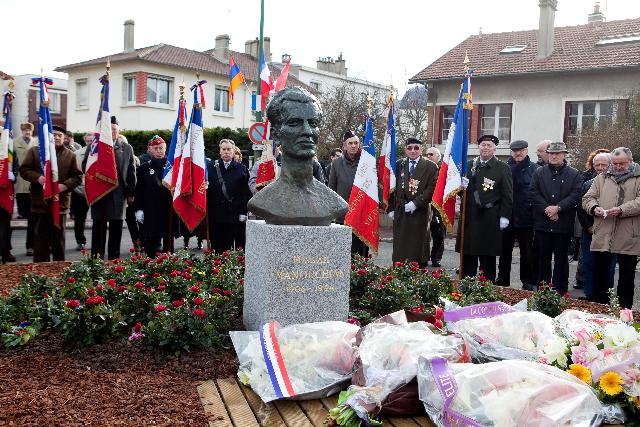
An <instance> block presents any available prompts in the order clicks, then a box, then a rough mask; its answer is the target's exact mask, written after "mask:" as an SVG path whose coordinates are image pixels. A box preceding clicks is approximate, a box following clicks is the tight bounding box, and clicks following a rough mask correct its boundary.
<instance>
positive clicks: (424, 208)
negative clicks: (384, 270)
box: [389, 138, 438, 267]
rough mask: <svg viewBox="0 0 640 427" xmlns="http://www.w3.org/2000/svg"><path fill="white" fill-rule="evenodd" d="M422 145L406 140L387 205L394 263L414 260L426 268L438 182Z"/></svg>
mask: <svg viewBox="0 0 640 427" xmlns="http://www.w3.org/2000/svg"><path fill="white" fill-rule="evenodd" d="M422 148H423V147H422V142H421V141H420V140H418V139H416V138H408V139H407V140H406V141H405V154H406V157H405V158H403V159H401V160H398V161H397V163H396V170H397V171H398V179H397V180H396V188H395V191H394V192H393V193H392V196H391V199H392V200H391V201H390V203H389V206H390V208H391V209H392V210H391V212H390V213H389V216H390V217H392V218H393V256H392V259H393V261H394V262H398V261H405V260H408V261H415V262H417V263H419V264H420V266H421V267H426V266H427V263H428V261H429V241H430V234H429V223H430V221H431V197H432V196H433V190H434V189H435V187H436V181H437V179H438V166H437V165H436V164H435V163H434V162H433V161H431V160H427V159H425V158H424V157H422Z"/></svg>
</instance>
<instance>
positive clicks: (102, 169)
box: [84, 74, 118, 205]
mask: <svg viewBox="0 0 640 427" xmlns="http://www.w3.org/2000/svg"><path fill="white" fill-rule="evenodd" d="M100 83H102V89H101V91H100V108H99V110H98V119H97V121H96V129H95V131H94V133H93V142H92V143H91V148H90V150H89V157H88V158H87V165H86V167H85V173H86V175H85V187H84V188H85V193H86V195H87V203H88V204H89V205H92V204H94V203H95V202H97V201H98V200H100V199H101V198H103V197H104V196H106V195H107V194H109V193H110V192H111V191H113V190H114V189H115V188H116V187H117V186H118V172H117V171H116V157H115V153H114V151H113V143H114V141H113V140H112V138H111V115H110V114H109V77H108V76H107V75H106V74H105V75H104V76H102V77H101V78H100Z"/></svg>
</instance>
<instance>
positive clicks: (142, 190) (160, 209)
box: [134, 135, 177, 258]
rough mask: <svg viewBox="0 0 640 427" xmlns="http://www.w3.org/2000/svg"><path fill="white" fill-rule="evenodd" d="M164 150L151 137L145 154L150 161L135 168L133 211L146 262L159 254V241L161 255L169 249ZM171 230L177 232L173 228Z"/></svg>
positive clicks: (168, 195)
mask: <svg viewBox="0 0 640 427" xmlns="http://www.w3.org/2000/svg"><path fill="white" fill-rule="evenodd" d="M166 149H167V144H166V143H165V142H164V139H162V138H161V137H160V136H158V135H155V136H154V137H153V138H151V140H150V141H149V144H148V150H147V152H148V153H149V154H150V157H151V159H150V160H149V161H148V162H144V163H143V164H142V165H141V166H140V168H138V182H137V184H136V196H135V202H134V209H135V214H136V220H137V221H138V222H139V223H140V224H142V226H141V227H140V228H141V235H142V238H143V239H142V241H143V242H144V250H145V252H146V253H147V256H149V258H153V257H155V256H156V253H157V252H160V249H161V247H160V240H162V244H163V245H162V251H163V252H167V251H169V248H170V242H169V240H170V238H168V231H169V214H170V212H171V209H173V203H172V198H171V191H169V189H168V188H166V187H165V186H164V185H162V172H163V170H164V166H165V164H166V162H167V158H166V156H165V152H166ZM176 218H177V217H176ZM173 230H177V224H176V226H175V227H173Z"/></svg>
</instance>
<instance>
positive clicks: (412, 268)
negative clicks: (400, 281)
mask: <svg viewBox="0 0 640 427" xmlns="http://www.w3.org/2000/svg"><path fill="white" fill-rule="evenodd" d="M418 270H419V268H418V267H413V266H412V267H411V271H418Z"/></svg>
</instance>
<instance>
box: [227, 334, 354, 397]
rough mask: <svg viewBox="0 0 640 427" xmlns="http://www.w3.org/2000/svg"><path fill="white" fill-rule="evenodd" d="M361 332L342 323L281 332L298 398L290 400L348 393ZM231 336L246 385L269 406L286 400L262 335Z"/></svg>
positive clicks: (279, 341) (285, 359)
mask: <svg viewBox="0 0 640 427" xmlns="http://www.w3.org/2000/svg"><path fill="white" fill-rule="evenodd" d="M359 329H360V328H359V327H358V326H356V325H353V324H350V323H346V322H337V321H330V322H316V323H305V324H298V325H290V326H286V327H276V328H275V337H276V340H277V344H278V346H279V349H280V352H281V354H282V361H283V365H284V367H285V369H286V372H287V375H288V378H289V379H290V382H291V387H292V389H293V391H294V392H295V396H293V397H288V398H290V399H294V400H303V399H318V398H322V397H327V396H331V395H333V394H336V393H338V392H339V391H340V390H341V389H342V388H344V387H345V385H346V382H347V381H349V380H350V379H351V369H352V367H353V362H354V357H355V356H354V348H355V336H356V334H357V332H358V331H359ZM229 335H230V336H231V340H232V342H233V346H234V348H235V351H236V354H237V355H238V360H239V362H240V368H239V369H238V378H239V379H240V381H241V382H242V383H243V384H245V385H249V386H250V387H251V388H252V389H253V391H254V392H255V393H256V394H257V395H258V396H260V398H261V399H262V400H263V401H264V402H270V401H272V400H276V399H279V398H281V397H280V396H278V394H277V392H276V390H275V388H274V384H273V382H272V376H271V375H270V373H269V368H268V366H267V363H265V356H264V352H263V342H262V340H261V339H260V333H259V332H257V331H233V332H230V333H229ZM274 362H277V361H274ZM275 365H277V363H275Z"/></svg>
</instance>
